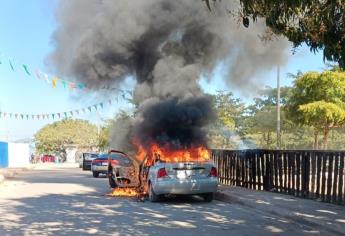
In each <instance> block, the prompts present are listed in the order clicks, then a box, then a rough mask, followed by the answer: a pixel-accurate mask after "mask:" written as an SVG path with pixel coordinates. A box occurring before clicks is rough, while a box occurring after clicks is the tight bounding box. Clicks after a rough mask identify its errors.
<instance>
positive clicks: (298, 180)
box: [296, 152, 301, 196]
mask: <svg viewBox="0 0 345 236" xmlns="http://www.w3.org/2000/svg"><path fill="white" fill-rule="evenodd" d="M300 193H301V153H300V152H297V153H296V196H300Z"/></svg>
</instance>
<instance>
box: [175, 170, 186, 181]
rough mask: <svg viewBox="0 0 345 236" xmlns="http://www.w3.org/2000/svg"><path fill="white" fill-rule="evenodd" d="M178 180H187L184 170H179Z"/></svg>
mask: <svg viewBox="0 0 345 236" xmlns="http://www.w3.org/2000/svg"><path fill="white" fill-rule="evenodd" d="M177 178H179V179H185V178H186V171H184V170H178V171H177Z"/></svg>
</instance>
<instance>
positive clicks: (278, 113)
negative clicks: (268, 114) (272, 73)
mask: <svg viewBox="0 0 345 236" xmlns="http://www.w3.org/2000/svg"><path fill="white" fill-rule="evenodd" d="M277 149H281V137H280V66H279V65H278V67H277Z"/></svg>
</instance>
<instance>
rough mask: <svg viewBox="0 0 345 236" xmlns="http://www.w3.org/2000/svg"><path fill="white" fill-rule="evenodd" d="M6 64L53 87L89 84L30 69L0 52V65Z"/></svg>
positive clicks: (70, 87) (77, 87)
mask: <svg viewBox="0 0 345 236" xmlns="http://www.w3.org/2000/svg"><path fill="white" fill-rule="evenodd" d="M1 65H3V66H8V68H9V69H10V70H11V71H12V72H15V71H22V72H24V73H25V74H26V75H27V76H28V77H36V78H37V79H39V80H42V81H45V82H46V83H48V84H50V85H51V86H52V88H53V89H55V88H56V87H58V86H62V87H63V88H65V89H70V90H76V89H77V90H89V86H87V85H86V84H84V83H80V82H73V81H69V80H66V79H62V78H60V77H58V76H55V75H49V74H48V73H45V72H43V71H41V70H39V69H36V68H35V69H32V67H30V66H29V65H28V64H26V63H21V62H19V61H15V60H13V59H12V58H10V57H5V55H4V54H2V53H0V66H1ZM101 89H107V90H117V91H119V92H128V91H124V90H121V89H118V88H110V87H106V86H105V87H102V88H101Z"/></svg>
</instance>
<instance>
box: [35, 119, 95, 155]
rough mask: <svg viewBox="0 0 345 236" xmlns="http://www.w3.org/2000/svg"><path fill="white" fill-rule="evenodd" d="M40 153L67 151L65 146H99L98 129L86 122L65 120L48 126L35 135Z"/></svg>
mask: <svg viewBox="0 0 345 236" xmlns="http://www.w3.org/2000/svg"><path fill="white" fill-rule="evenodd" d="M35 141H36V150H37V151H38V153H42V154H43V153H44V154H54V153H59V152H64V151H65V145H79V146H83V147H92V146H96V145H97V127H96V126H95V125H93V124H90V123H89V122H87V121H84V120H72V119H65V120H61V121H57V122H54V123H52V124H49V125H46V126H45V127H43V128H42V129H40V130H39V131H38V132H37V133H36V134H35Z"/></svg>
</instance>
